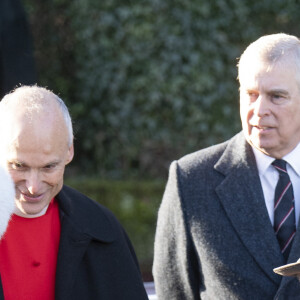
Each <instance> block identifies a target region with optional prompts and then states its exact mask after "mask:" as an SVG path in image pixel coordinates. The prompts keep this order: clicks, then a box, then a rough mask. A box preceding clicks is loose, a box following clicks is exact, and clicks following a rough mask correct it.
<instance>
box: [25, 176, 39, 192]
mask: <svg viewBox="0 0 300 300" xmlns="http://www.w3.org/2000/svg"><path fill="white" fill-rule="evenodd" d="M39 186H40V179H39V174H38V172H37V171H34V170H32V171H30V172H29V173H28V175H27V178H26V188H27V190H28V191H29V193H30V194H31V195H34V194H36V193H38V191H39Z"/></svg>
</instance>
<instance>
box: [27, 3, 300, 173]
mask: <svg viewBox="0 0 300 300" xmlns="http://www.w3.org/2000/svg"><path fill="white" fill-rule="evenodd" d="M24 3H25V4H26V9H27V12H28V15H29V18H30V22H31V28H32V31H33V35H34V37H35V49H36V50H35V57H36V60H37V65H38V68H39V74H40V84H42V85H46V86H48V87H49V88H51V89H53V90H54V91H55V92H57V93H60V95H61V97H62V98H63V99H65V100H66V102H67V104H68V105H69V107H70V110H71V113H72V115H73V119H74V122H75V133H76V137H77V139H76V141H75V147H76V150H77V152H76V156H75V161H74V163H73V167H72V169H73V173H74V174H76V172H77V174H79V173H80V174H82V173H83V174H97V175H98V176H101V177H106V178H119V179H120V178H128V177H131V178H132V177H143V178H157V177H160V178H165V176H166V173H167V169H168V166H169V163H170V161H171V160H173V159H175V158H178V157H179V156H181V155H183V154H185V153H188V152H191V151H194V150H196V149H199V148H202V147H205V146H208V145H211V144H214V143H217V142H220V141H221V140H224V139H227V138H228V137H229V136H231V135H232V134H234V133H235V132H237V131H238V130H240V121H239V116H238V115H239V114H238V86H237V82H236V80H235V79H236V76H237V72H236V67H235V64H236V58H237V57H238V56H239V55H240V54H241V52H242V51H243V49H244V48H245V47H246V45H248V44H249V43H250V42H251V41H253V40H255V39H257V38H258V37H259V36H261V35H263V34H268V33H272V32H278V31H285V32H289V33H292V34H296V35H297V34H299V29H298V28H299V27H298V26H297V25H298V16H297V11H298V10H297V7H298V5H297V4H296V3H295V2H294V1H284V2H282V1H279V0H275V1H274V0H272V1H270V0H262V1H259V2H253V1H250V0H247V1H237V0H227V1H224V0H216V1H200V2H199V1H196V0H186V1H171V0H165V1H159V0H141V1H128V0H127V1H125V0H123V1H119V0H118V1H117V0H102V1H96V0H74V1H66V0H55V1H50V0H46V1H37V0H25V2H24Z"/></svg>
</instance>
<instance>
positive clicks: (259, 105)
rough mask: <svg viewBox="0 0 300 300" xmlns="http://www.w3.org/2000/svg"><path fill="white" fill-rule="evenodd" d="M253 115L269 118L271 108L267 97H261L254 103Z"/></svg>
mask: <svg viewBox="0 0 300 300" xmlns="http://www.w3.org/2000/svg"><path fill="white" fill-rule="evenodd" d="M253 106H254V108H253V113H254V114H255V115H257V116H259V117H263V116H267V115H269V114H270V107H269V103H268V99H267V97H265V96H263V95H259V96H258V97H257V99H256V101H255V102H254V103H253Z"/></svg>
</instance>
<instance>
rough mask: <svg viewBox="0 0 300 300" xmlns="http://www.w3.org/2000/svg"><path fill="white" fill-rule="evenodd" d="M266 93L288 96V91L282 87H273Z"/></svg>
mask: <svg viewBox="0 0 300 300" xmlns="http://www.w3.org/2000/svg"><path fill="white" fill-rule="evenodd" d="M267 93H268V94H281V95H284V96H289V92H288V91H286V90H282V89H273V90H270V91H268V92H267Z"/></svg>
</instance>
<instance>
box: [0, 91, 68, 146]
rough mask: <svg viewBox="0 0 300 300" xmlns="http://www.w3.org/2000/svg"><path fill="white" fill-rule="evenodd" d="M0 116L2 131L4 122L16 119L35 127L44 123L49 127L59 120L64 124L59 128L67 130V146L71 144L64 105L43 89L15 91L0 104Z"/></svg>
mask: <svg viewBox="0 0 300 300" xmlns="http://www.w3.org/2000/svg"><path fill="white" fill-rule="evenodd" d="M0 116H1V120H0V122H1V123H2V126H1V127H2V128H3V129H4V130H5V128H6V125H7V123H6V122H8V123H9V122H11V121H12V122H15V121H16V120H17V119H22V120H23V121H26V123H27V124H28V125H29V124H31V125H34V124H35V126H37V127H39V126H42V125H43V124H45V123H46V125H47V123H48V126H50V125H51V124H52V123H53V122H58V121H60V120H61V121H63V123H64V124H60V125H61V126H60V127H61V128H63V127H65V128H66V130H67V136H66V138H67V143H68V145H69V146H70V145H71V144H72V143H73V128H72V121H71V117H70V114H69V111H68V109H67V107H66V105H65V104H64V102H63V101H62V100H61V99H60V98H59V97H58V96H57V95H55V94H54V93H53V92H51V91H49V90H47V89H45V88H42V87H38V86H22V87H19V88H17V89H15V90H14V91H13V92H12V93H10V94H7V95H6V96H5V97H4V98H3V99H2V101H1V102H0ZM36 123H38V124H36ZM0 130H1V128H0Z"/></svg>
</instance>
